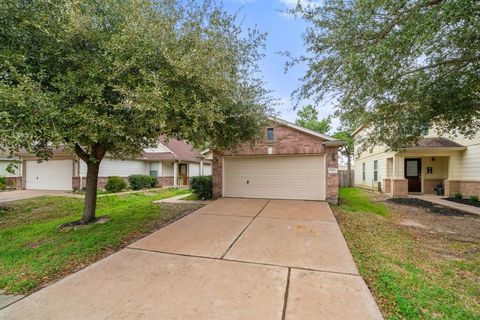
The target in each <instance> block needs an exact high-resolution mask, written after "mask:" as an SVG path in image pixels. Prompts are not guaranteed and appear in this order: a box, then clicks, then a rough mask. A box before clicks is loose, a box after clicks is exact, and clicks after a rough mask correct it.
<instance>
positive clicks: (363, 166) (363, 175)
mask: <svg viewBox="0 0 480 320" xmlns="http://www.w3.org/2000/svg"><path fill="white" fill-rule="evenodd" d="M362 180H363V181H365V162H364V163H362Z"/></svg>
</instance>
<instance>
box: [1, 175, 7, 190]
mask: <svg viewBox="0 0 480 320" xmlns="http://www.w3.org/2000/svg"><path fill="white" fill-rule="evenodd" d="M6 188H7V177H4V176H0V190H5V189H6Z"/></svg>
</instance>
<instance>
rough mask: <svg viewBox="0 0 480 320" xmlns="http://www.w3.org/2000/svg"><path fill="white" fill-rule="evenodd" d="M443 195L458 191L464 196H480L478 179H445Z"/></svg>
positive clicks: (450, 194)
mask: <svg viewBox="0 0 480 320" xmlns="http://www.w3.org/2000/svg"><path fill="white" fill-rule="evenodd" d="M444 183H445V195H446V196H453V195H454V194H455V193H456V192H460V193H461V194H462V195H463V196H464V197H469V196H472V195H476V196H480V181H477V180H445V182H444Z"/></svg>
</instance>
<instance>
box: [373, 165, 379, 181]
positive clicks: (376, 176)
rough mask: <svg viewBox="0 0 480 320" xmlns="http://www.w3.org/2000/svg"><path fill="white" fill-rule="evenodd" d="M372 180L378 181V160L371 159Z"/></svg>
mask: <svg viewBox="0 0 480 320" xmlns="http://www.w3.org/2000/svg"><path fill="white" fill-rule="evenodd" d="M373 181H375V182H377V181H378V160H373Z"/></svg>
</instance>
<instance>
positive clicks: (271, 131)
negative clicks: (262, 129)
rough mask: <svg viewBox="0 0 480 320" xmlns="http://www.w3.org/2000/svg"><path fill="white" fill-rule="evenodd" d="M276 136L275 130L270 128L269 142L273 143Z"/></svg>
mask: <svg viewBox="0 0 480 320" xmlns="http://www.w3.org/2000/svg"><path fill="white" fill-rule="evenodd" d="M274 136H275V134H274V132H273V128H268V129H267V141H268V142H273V138H274Z"/></svg>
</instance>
